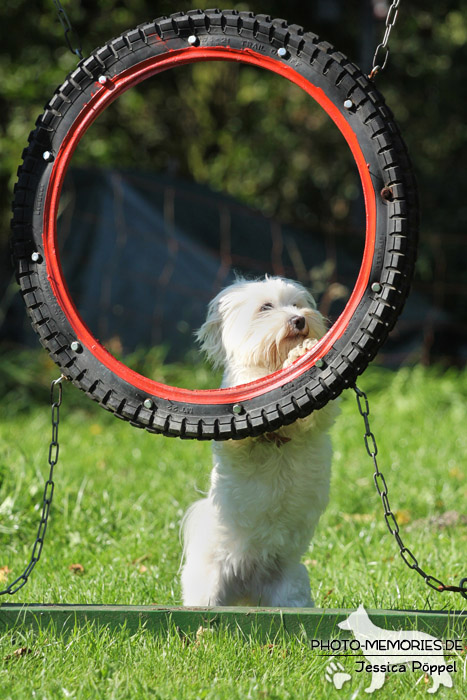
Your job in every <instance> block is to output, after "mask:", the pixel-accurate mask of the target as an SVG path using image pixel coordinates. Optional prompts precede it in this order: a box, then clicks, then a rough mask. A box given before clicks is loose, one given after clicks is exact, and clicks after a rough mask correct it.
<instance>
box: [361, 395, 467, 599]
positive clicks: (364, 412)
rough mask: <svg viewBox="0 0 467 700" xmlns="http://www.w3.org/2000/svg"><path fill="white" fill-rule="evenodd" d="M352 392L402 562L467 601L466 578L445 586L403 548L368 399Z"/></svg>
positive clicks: (439, 588)
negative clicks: (456, 583)
mask: <svg viewBox="0 0 467 700" xmlns="http://www.w3.org/2000/svg"><path fill="white" fill-rule="evenodd" d="M352 388H353V390H354V391H355V394H356V397H357V405H358V410H359V411H360V415H361V416H362V418H363V421H364V423H365V436H364V440H365V447H366V451H367V452H368V454H369V456H370V457H371V459H372V460H373V465H374V469H375V471H374V474H373V480H374V482H375V486H376V490H377V492H378V494H379V495H380V496H381V501H382V503H383V507H384V519H385V521H386V525H387V527H388V530H389V532H390V533H391V535H393V536H394V539H395V540H396V542H397V544H398V545H399V550H400V555H401V557H402V559H403V560H404V562H405V563H406V564H407V566H408V567H409V569H414V571H416V572H417V573H418V574H420V576H422V577H423V578H424V580H425V583H426V584H427V585H428V586H430V587H431V588H433V589H434V590H435V591H440V592H441V593H442V592H444V591H452V592H454V593H460V594H461V595H462V596H464V598H465V599H466V600H467V578H463V579H462V580H461V581H460V584H459V586H447V585H445V584H444V583H443V582H442V581H440V580H439V579H437V578H435V577H434V576H430V575H429V574H427V573H426V572H425V571H424V570H423V569H422V568H421V566H420V565H419V563H418V561H417V559H416V557H415V556H414V555H413V554H412V552H411V551H410V549H409V548H408V547H406V546H405V544H404V543H403V541H402V538H401V536H400V534H399V525H398V524H397V520H396V517H395V515H394V513H393V512H392V510H391V506H390V505H389V498H388V487H387V484H386V480H385V478H384V476H383V473H382V472H381V471H380V469H379V467H378V460H377V459H376V456H377V454H378V447H377V445H376V439H375V436H374V434H373V433H372V431H371V427H370V420H369V415H370V406H369V403H368V397H367V395H366V394H365V392H364V391H362V390H361V389H359V388H358V386H357V385H356V384H355V385H354V386H353V387H352Z"/></svg>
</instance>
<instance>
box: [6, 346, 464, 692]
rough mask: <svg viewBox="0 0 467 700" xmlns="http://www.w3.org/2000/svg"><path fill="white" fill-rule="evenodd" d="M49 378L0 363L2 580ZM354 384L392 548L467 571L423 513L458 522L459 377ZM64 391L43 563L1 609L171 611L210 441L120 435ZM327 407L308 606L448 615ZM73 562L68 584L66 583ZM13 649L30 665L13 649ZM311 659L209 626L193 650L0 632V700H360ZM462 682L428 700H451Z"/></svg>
mask: <svg viewBox="0 0 467 700" xmlns="http://www.w3.org/2000/svg"><path fill="white" fill-rule="evenodd" d="M44 357H45V359H44ZM164 371H165V374H164V377H165V379H166V380H167V381H170V383H177V378H179V379H180V383H186V380H187V377H188V376H189V374H190V370H187V369H186V368H176V367H171V368H168V369H167V370H164ZM192 372H193V373H194V380H193V386H196V385H197V386H204V385H205V383H207V382H208V380H209V372H207V371H206V370H205V369H203V368H196V369H195V370H193V371H192ZM57 374H58V372H57V370H56V368H54V367H53V366H52V367H51V366H50V363H49V361H48V359H47V358H46V356H45V354H40V355H39V356H37V355H36V354H31V353H26V354H24V355H21V356H18V357H16V358H13V357H12V356H11V355H7V356H4V357H3V358H2V360H0V385H1V386H2V388H3V401H2V404H1V406H0V572H1V569H2V567H8V569H9V570H10V573H9V574H8V580H9V581H11V580H13V578H14V577H15V576H16V575H18V574H19V573H21V571H22V569H23V568H24V565H25V564H26V563H27V561H28V560H29V557H30V550H31V545H32V542H33V540H34V537H35V533H36V529H37V522H38V517H39V512H40V511H39V503H40V501H41V498H42V490H43V484H44V479H45V477H46V474H47V454H48V443H49V440H50V427H49V426H50V416H49V409H48V382H49V380H50V379H51V378H53V377H56V376H57ZM158 376H160V375H158ZM359 384H360V385H361V388H363V389H365V391H367V393H368V395H369V399H370V406H371V421H372V427H373V430H374V433H375V435H376V438H377V442H378V447H379V450H380V454H379V460H380V468H381V470H382V471H383V473H384V476H385V478H386V481H387V484H388V488H389V495H390V502H391V505H392V507H393V509H394V511H395V512H396V515H397V517H398V520H399V522H400V526H401V532H402V536H403V539H404V541H406V543H407V545H408V546H409V547H410V548H411V549H412V550H413V552H414V554H415V555H416V556H417V558H418V560H419V562H420V564H421V566H422V567H423V568H425V569H426V571H427V572H428V573H431V574H434V575H435V576H437V577H439V578H441V579H442V580H443V581H445V582H452V583H458V582H459V579H460V578H461V577H462V576H466V575H467V570H466V564H465V562H466V560H467V557H466V552H467V527H466V526H465V525H462V524H461V523H460V522H459V523H458V524H456V525H455V526H453V527H447V528H440V527H438V526H437V524H436V520H435V521H432V520H431V519H430V518H433V517H435V518H439V517H440V516H442V514H443V513H445V512H446V511H457V512H458V513H461V514H465V503H466V497H467V483H466V479H465V455H466V454H467V430H466V405H467V402H466V399H467V373H465V372H459V371H454V370H451V371H449V372H445V373H441V372H440V371H437V370H427V369H423V368H421V367H416V368H414V369H404V370H400V371H399V372H397V373H392V372H388V371H384V370H382V369H378V368H370V369H369V370H367V372H366V373H365V375H364V377H362V378H361V380H360V382H359ZM63 393H64V399H63V406H62V412H61V423H60V459H59V463H58V465H57V467H56V473H55V483H56V490H55V496H54V504H53V509H52V516H51V522H50V526H49V529H48V532H47V539H46V543H45V546H44V550H43V555H42V558H41V561H40V563H39V564H38V566H37V568H36V570H35V571H34V573H33V575H32V576H31V579H30V581H29V582H28V584H27V585H26V586H25V587H24V588H23V589H22V590H21V592H20V593H18V595H17V596H16V597H15V598H14V602H45V603H122V604H151V603H157V604H162V605H166V604H167V605H177V604H180V602H181V599H180V585H179V578H178V574H177V572H178V568H179V564H180V553H181V548H180V543H179V524H180V519H181V516H182V514H183V512H184V510H185V508H186V507H187V506H188V505H189V504H190V503H191V502H192V501H193V500H194V499H195V498H196V497H197V491H199V490H201V491H203V490H205V489H206V488H207V486H208V479H209V468H210V446H209V444H206V443H199V442H195V441H189V442H185V441H180V440H171V439H166V438H163V437H160V436H155V435H150V434H148V433H146V432H144V431H139V430H135V429H134V428H132V427H131V426H130V425H129V424H127V423H123V422H121V421H118V420H116V419H115V418H114V417H113V416H111V415H110V414H108V413H107V412H105V411H103V410H102V409H101V408H99V407H98V406H96V405H95V404H93V403H92V402H90V401H89V400H88V399H86V397H84V396H83V395H82V394H81V393H80V392H79V391H78V390H77V389H76V388H75V387H73V386H71V385H68V384H67V385H65V386H64V392H63ZM341 405H342V415H341V417H340V418H339V421H338V424H337V425H336V427H335V429H334V432H333V439H334V449H335V454H334V463H333V478H332V490H331V501H330V505H329V507H328V509H327V511H326V513H325V514H324V516H323V518H322V520H321V522H320V526H319V529H318V532H317V534H316V536H315V538H314V540H313V543H312V545H311V547H310V550H309V552H308V553H307V555H306V556H305V558H304V559H305V562H306V565H307V567H308V569H309V572H310V578H311V584H312V592H313V597H314V599H315V602H316V605H317V606H318V607H323V608H337V607H345V608H353V607H356V606H358V605H359V604H360V603H362V604H364V605H365V607H367V608H399V609H404V608H410V609H441V608H443V609H452V610H455V609H461V608H462V607H463V606H462V599H461V598H460V597H458V596H454V595H453V594H449V593H445V594H444V595H439V594H437V593H436V592H435V591H432V590H431V589H429V588H427V587H426V586H425V585H424V583H423V581H422V580H421V579H420V577H419V576H417V574H416V573H415V572H412V571H410V570H408V569H407V568H406V567H405V566H404V564H403V562H402V560H401V558H400V556H399V554H398V551H397V547H396V543H395V542H394V540H393V539H392V538H391V536H390V534H389V533H388V531H387V529H386V525H385V522H384V518H383V514H382V507H381V503H380V501H379V498H378V496H377V494H376V492H375V490H374V485H373V479H372V464H371V460H370V458H369V457H368V456H367V454H366V452H365V448H364V444H363V438H362V433H363V423H362V419H361V417H360V416H359V414H358V412H357V409H356V405H355V399H354V396H353V394H352V392H346V393H345V394H344V395H343V397H342V401H341ZM76 564H79V565H80V567H79V569H80V571H81V573H74V572H73V569H75V570H76V567H73V565H76ZM70 567H71V568H70ZM81 567H82V569H81ZM1 575H2V574H1V573H0V576H1ZM3 600H4V599H3ZM4 602H5V601H4ZM6 602H13V601H12V599H11V598H8V600H7V601H6ZM464 607H465V605H464ZM23 647H24V648H26V649H27V650H29V651H30V653H24V654H22V655H21V654H20V653H19V652H18V653H17V654H15V653H14V652H15V650H18V649H21V648H23ZM327 662H328V659H326V658H323V657H320V656H318V655H316V654H312V653H311V652H310V650H309V647H308V645H307V643H306V640H303V639H290V638H286V637H280V638H278V639H275V640H271V645H267V644H264V642H260V641H259V640H258V639H254V638H253V639H245V638H244V637H243V635H242V634H241V632H240V631H226V630H222V629H221V630H219V631H216V632H212V633H209V634H204V635H202V636H201V638H200V639H198V640H197V639H196V638H190V639H184V638H181V637H180V635H179V634H178V633H177V631H176V630H171V631H170V632H169V633H164V634H161V635H154V634H150V633H149V632H147V631H145V630H140V631H139V632H138V633H137V634H136V635H130V633H129V632H127V631H125V630H122V631H120V632H118V631H112V632H111V631H109V630H106V629H97V628H95V627H89V628H84V629H83V628H81V629H76V630H74V632H73V633H71V634H67V635H61V634H60V633H58V632H57V631H55V630H53V629H45V630H41V631H36V632H34V631H32V630H21V629H17V630H14V631H13V632H9V633H7V634H5V635H4V636H3V637H1V638H0V688H1V691H0V697H2V698H8V699H9V698H12V699H13V698H14V699H15V700H16V699H17V698H18V699H20V698H21V699H22V698H29V697H33V696H34V697H38V698H41V699H42V698H46V699H49V698H64V697H72V698H79V699H84V698H103V697H105V698H141V699H142V698H150V697H154V698H164V699H165V698H167V699H168V698H190V699H191V698H213V699H214V698H258V699H259V698H281V699H283V698H284V699H285V698H309V697H316V698H327V697H336V698H339V697H342V698H356V697H362V696H363V689H364V688H365V687H367V686H368V685H369V678H368V677H365V678H363V677H362V676H363V675H365V676H366V674H353V676H352V681H351V684H347V685H346V686H344V688H343V689H342V690H341V691H337V690H335V689H334V687H333V686H332V685H331V684H330V683H327V682H326V680H325V676H324V672H325V667H326V663H327ZM351 667H352V662H351V660H348V661H346V668H347V670H350V672H351ZM461 676H462V674H461V672H459V673H458V674H457V676H455V677H454V688H452V689H449V690H448V689H440V691H439V692H438V693H437V697H441V698H443V697H449V698H461V697H464V696H465V695H464V693H465V688H466V685H465V684H466V683H467V681H463V680H462V677H461ZM417 680H418V677H417V676H416V674H412V673H407V674H392V675H390V676H389V677H388V679H387V680H386V683H385V685H384V687H383V688H382V690H380V691H377V692H378V697H379V698H389V697H390V696H393V695H394V693H398V694H399V696H400V697H401V698H413V697H424V696H425V693H426V688H427V686H426V684H425V682H424V679H423V678H422V680H421V682H419V683H418V685H417V686H416V688H415V687H414V686H415V683H416V681H417Z"/></svg>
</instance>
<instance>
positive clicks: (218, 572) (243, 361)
mask: <svg viewBox="0 0 467 700" xmlns="http://www.w3.org/2000/svg"><path fill="white" fill-rule="evenodd" d="M325 331H326V328H325V324H324V321H323V318H322V316H321V315H320V314H319V312H318V311H317V310H316V305H315V302H314V299H313V297H312V296H311V295H310V294H309V293H308V292H307V291H306V289H304V287H302V286H301V285H300V284H298V283H297V282H292V281H290V280H285V279H282V278H277V277H266V278H265V279H264V280H261V281H255V282H249V281H246V280H237V282H236V283H234V284H233V285H232V286H230V287H228V288H227V289H225V290H224V291H222V292H221V293H220V294H218V296H217V297H216V298H215V299H213V301H212V302H211V303H210V305H209V310H208V315H207V319H206V322H205V323H204V325H203V326H202V327H201V329H200V330H199V332H198V339H199V341H200V342H201V344H202V347H203V349H204V351H205V352H206V353H207V355H208V357H209V358H210V359H211V361H212V362H213V364H214V365H215V366H222V367H223V368H224V378H223V382H222V386H224V387H227V386H235V385H238V384H245V383H247V382H251V381H253V380H255V379H259V378H260V377H264V376H266V375H268V374H271V373H272V372H275V371H277V370H279V369H280V368H282V367H287V366H289V365H290V364H292V362H293V361H294V360H296V359H297V358H298V357H300V356H301V355H303V354H304V353H305V352H306V351H307V350H309V349H310V348H312V347H313V345H315V344H316V342H317V340H318V339H319V338H321V337H322V336H323V335H324V333H325ZM336 415H337V405H336V402H330V403H328V404H327V405H326V406H325V407H324V408H322V409H321V410H319V411H315V412H313V413H312V414H311V415H310V416H308V417H307V418H303V419H298V420H297V421H295V423H293V424H291V425H288V426H283V427H281V428H280V429H278V430H276V431H274V432H273V433H266V434H265V435H261V436H260V437H252V438H246V439H244V440H227V441H225V442H214V443H213V462H214V464H213V469H212V474H211V488H210V490H209V493H208V495H207V498H204V499H202V500H200V501H197V502H196V503H194V504H193V505H192V506H191V508H189V510H188V512H187V513H186V515H185V517H184V520H183V523H182V530H183V539H184V548H183V552H184V564H183V568H182V589H183V602H184V605H187V606H216V605H236V604H247V605H262V606H274V607H276V606H277V607H308V606H312V605H313V601H312V599H311V594H310V582H309V579H308V574H307V571H306V569H305V567H304V565H303V564H301V563H300V559H301V557H302V555H303V554H304V552H305V551H306V550H307V548H308V545H309V543H310V539H311V537H312V535H313V532H314V530H315V527H316V524H317V522H318V520H319V517H320V515H321V513H322V512H323V510H324V508H325V507H326V504H327V501H328V494H329V481H330V466H331V454H332V450H331V442H330V438H329V435H328V430H329V428H330V426H331V425H332V423H333V422H334V419H335V417H336Z"/></svg>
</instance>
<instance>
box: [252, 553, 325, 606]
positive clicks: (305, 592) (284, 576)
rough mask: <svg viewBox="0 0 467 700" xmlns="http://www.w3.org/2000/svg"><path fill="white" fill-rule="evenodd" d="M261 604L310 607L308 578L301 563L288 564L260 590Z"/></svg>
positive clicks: (311, 602)
mask: <svg viewBox="0 0 467 700" xmlns="http://www.w3.org/2000/svg"><path fill="white" fill-rule="evenodd" d="M260 598H261V605H266V606H270V607H273V608H278V607H279V608H312V607H313V606H314V603H313V600H312V598H311V591H310V579H309V578H308V572H307V570H306V568H305V567H304V565H303V564H300V563H298V562H297V563H294V564H289V565H288V566H287V567H286V568H284V569H283V571H281V572H280V573H279V574H278V575H277V577H274V578H273V579H269V580H268V581H266V582H265V583H264V584H263V586H262V588H261V591H260Z"/></svg>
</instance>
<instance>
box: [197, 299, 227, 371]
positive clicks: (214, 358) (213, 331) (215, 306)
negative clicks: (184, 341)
mask: <svg viewBox="0 0 467 700" xmlns="http://www.w3.org/2000/svg"><path fill="white" fill-rule="evenodd" d="M219 297H220V295H218V296H217V297H216V298H215V299H213V300H212V301H211V302H210V304H209V306H208V315H207V317H206V321H205V322H204V323H203V325H202V326H201V328H200V329H199V330H198V331H197V333H196V339H197V341H198V342H199V343H200V345H201V349H202V350H203V352H205V353H206V355H207V357H208V358H209V360H210V361H211V362H212V363H213V365H214V367H222V366H223V365H224V364H225V350H224V345H223V343H222V316H221V313H220V310H219V301H220V299H219Z"/></svg>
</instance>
